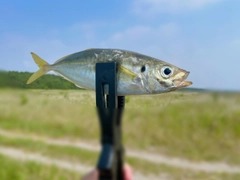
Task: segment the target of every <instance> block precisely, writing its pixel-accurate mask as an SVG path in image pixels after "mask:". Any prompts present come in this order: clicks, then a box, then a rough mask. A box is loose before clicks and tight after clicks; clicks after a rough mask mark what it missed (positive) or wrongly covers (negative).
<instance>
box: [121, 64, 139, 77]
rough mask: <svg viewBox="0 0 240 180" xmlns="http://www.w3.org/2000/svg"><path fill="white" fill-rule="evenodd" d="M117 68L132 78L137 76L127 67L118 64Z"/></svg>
mask: <svg viewBox="0 0 240 180" xmlns="http://www.w3.org/2000/svg"><path fill="white" fill-rule="evenodd" d="M119 70H120V71H121V72H122V73H124V74H126V75H127V76H130V77H131V78H132V79H134V78H135V77H137V74H135V73H134V72H132V71H130V70H129V69H127V68H125V67H123V66H121V65H120V66H119Z"/></svg>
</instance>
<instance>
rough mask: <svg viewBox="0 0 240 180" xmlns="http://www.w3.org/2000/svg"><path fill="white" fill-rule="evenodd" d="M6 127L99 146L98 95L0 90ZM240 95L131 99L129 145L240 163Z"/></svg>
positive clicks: (126, 139) (127, 122)
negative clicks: (84, 141) (95, 143)
mask: <svg viewBox="0 0 240 180" xmlns="http://www.w3.org/2000/svg"><path fill="white" fill-rule="evenodd" d="M0 99H1V100H0V101H1V103H0V126H1V127H2V128H5V129H11V130H14V131H20V132H21V131H22V132H31V133H35V134H39V135H44V136H50V137H61V138H70V139H84V140H87V141H93V142H98V141H99V124H98V118H97V115H96V110H95V99H94V93H93V92H90V91H40V90H38V91H29V90H26V91H20V90H19V91H16V90H9V91H6V90H1V91H0ZM239 102H240V94H216V93H209V94H207V93H205V94H204V93H202V94H198V93H169V94H163V95H154V96H130V97H127V103H126V110H125V113H124V116H123V126H124V129H123V131H124V133H123V135H124V143H125V145H126V146H128V147H130V148H135V149H141V150H148V151H149V152H155V153H161V154H165V155H169V156H176V157H181V158H187V159H190V160H194V161H202V160H206V161H223V162H227V163H230V164H239V162H240V147H239V145H238V143H239V139H240V118H239V117H240V103H239Z"/></svg>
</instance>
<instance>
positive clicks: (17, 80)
mask: <svg viewBox="0 0 240 180" xmlns="http://www.w3.org/2000/svg"><path fill="white" fill-rule="evenodd" d="M32 74H33V73H30V72H17V71H0V88H20V89H79V88H78V87H76V86H75V85H74V84H73V83H71V82H69V81H67V80H65V79H63V78H62V77H60V76H56V75H53V74H46V75H44V76H42V77H40V78H39V79H37V80H36V81H34V82H33V83H31V84H28V85H27V84H26V82H27V80H28V79H29V77H30V76H31V75H32Z"/></svg>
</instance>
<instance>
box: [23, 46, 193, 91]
mask: <svg viewBox="0 0 240 180" xmlns="http://www.w3.org/2000/svg"><path fill="white" fill-rule="evenodd" d="M31 55H32V57H33V59H34V61H35V63H36V64H37V65H38V67H39V70H38V71H37V72H35V73H34V74H33V75H32V76H31V77H30V78H29V79H28V81H27V84H30V83H32V82H33V81H35V80H36V79H38V78H39V77H41V76H42V75H44V74H46V73H47V72H49V71H54V72H55V73H57V74H58V75H60V76H62V77H63V78H64V79H66V80H68V81H70V82H72V83H74V84H75V85H76V86H78V87H79V88H83V89H90V90H95V73H96V63H98V62H116V64H117V95H119V96H126V95H144V94H160V93H165V92H170V91H174V90H177V89H181V88H185V87H187V86H190V85H191V84H192V82H191V81H185V80H186V79H187V77H188V75H189V73H190V72H189V71H186V70H183V69H181V68H179V67H177V66H174V65H172V64H170V63H167V62H164V61H162V60H159V59H156V58H153V57H150V56H147V55H144V54H140V53H137V52H133V51H128V50H122V49H98V48H92V49H87V50H83V51H80V52H76V53H73V54H70V55H67V56H64V57H62V58H60V59H59V60H57V61H56V62H55V63H54V64H51V65H50V64H49V63H47V62H46V61H45V60H43V59H42V58H40V57H39V56H38V55H36V54H35V53H33V52H31Z"/></svg>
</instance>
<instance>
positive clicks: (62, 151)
mask: <svg viewBox="0 0 240 180" xmlns="http://www.w3.org/2000/svg"><path fill="white" fill-rule="evenodd" d="M0 144H1V145H3V146H4V147H13V148H17V149H21V150H24V152H26V153H28V152H29V153H40V154H42V155H44V156H47V157H52V158H58V159H61V160H68V161H71V162H76V163H77V162H78V163H79V162H81V164H84V165H87V166H92V167H94V166H95V164H96V163H95V162H94V161H95V160H96V159H97V156H98V153H96V152H89V151H87V150H82V149H79V148H75V147H68V146H58V145H49V144H45V143H43V142H41V141H33V140H30V139H14V138H6V137H3V136H0ZM1 158H2V159H3V160H2V159H1ZM0 160H1V165H3V167H4V168H3V169H0V177H1V179H2V177H3V179H12V178H13V179H15V178H14V177H15V176H16V177H18V178H16V179H17V180H18V179H19V180H21V179H31V178H34V179H78V178H79V177H80V176H79V175H78V174H77V173H73V172H69V171H66V170H60V169H58V168H57V167H54V166H49V167H46V166H41V165H40V164H37V163H34V162H16V161H14V160H11V159H8V158H5V157H2V156H0ZM127 162H128V163H129V164H130V165H131V166H132V167H133V169H134V171H138V172H142V173H145V174H155V175H160V176H163V177H169V178H170V179H176V180H177V179H195V180H203V179H224V180H225V179H231V180H235V179H236V180H237V179H239V178H240V174H228V173H205V172H194V171H189V170H184V169H180V168H173V167H170V166H166V165H157V164H154V163H150V162H146V161H143V160H138V159H136V158H127ZM5 164H6V166H5ZM19 166H20V168H19ZM43 168H46V169H47V171H44V172H42V171H43ZM3 172H4V173H3ZM10 177H11V178H10ZM75 177H77V178H75Z"/></svg>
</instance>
